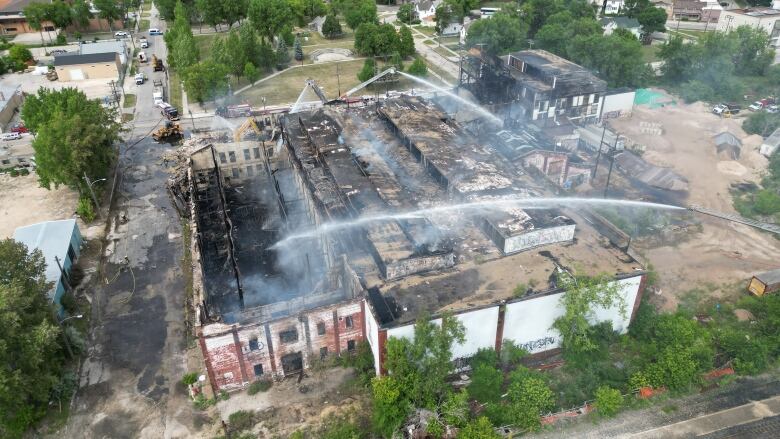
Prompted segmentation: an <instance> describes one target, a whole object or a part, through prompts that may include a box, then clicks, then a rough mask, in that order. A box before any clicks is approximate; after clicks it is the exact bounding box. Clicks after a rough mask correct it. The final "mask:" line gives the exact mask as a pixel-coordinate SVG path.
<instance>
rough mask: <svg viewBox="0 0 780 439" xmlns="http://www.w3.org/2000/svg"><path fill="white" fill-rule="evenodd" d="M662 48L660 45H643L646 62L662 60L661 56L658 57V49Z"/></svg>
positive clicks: (643, 55)
mask: <svg viewBox="0 0 780 439" xmlns="http://www.w3.org/2000/svg"><path fill="white" fill-rule="evenodd" d="M660 49H661V46H660V45H655V46H653V45H649V46H642V58H644V60H645V62H656V61H660V58H658V50H660Z"/></svg>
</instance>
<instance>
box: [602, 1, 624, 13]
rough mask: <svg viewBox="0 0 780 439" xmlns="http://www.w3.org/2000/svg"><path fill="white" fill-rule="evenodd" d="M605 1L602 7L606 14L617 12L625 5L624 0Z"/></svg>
mask: <svg viewBox="0 0 780 439" xmlns="http://www.w3.org/2000/svg"><path fill="white" fill-rule="evenodd" d="M606 3H607V4H606V7H604V14H607V15H612V14H619V13H620V11H621V10H622V9H623V8H624V7H625V5H626V2H625V1H624V0H607V1H606ZM602 4H603V3H602Z"/></svg>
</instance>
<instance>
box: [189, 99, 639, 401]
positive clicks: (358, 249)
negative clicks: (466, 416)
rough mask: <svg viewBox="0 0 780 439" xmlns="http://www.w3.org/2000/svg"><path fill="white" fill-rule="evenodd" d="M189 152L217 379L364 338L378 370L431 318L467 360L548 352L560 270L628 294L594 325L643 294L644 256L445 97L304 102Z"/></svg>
mask: <svg viewBox="0 0 780 439" xmlns="http://www.w3.org/2000/svg"><path fill="white" fill-rule="evenodd" d="M231 152H232V153H231ZM553 159H554V157H553V158H551V159H550V162H549V166H547V167H548V168H554V167H555V166H558V165H557V164H555V163H557V162H554V160H553ZM189 161H190V166H189V169H188V176H189V178H188V182H189V186H188V187H189V191H190V207H191V217H192V229H193V237H195V238H196V239H194V240H193V249H192V251H193V261H194V273H195V286H196V294H195V296H196V300H195V307H196V310H197V320H198V321H197V322H196V324H197V325H198V335H199V342H200V346H201V349H202V351H203V355H204V358H205V361H206V368H207V370H208V375H209V380H210V382H211V384H212V386H213V388H214V389H215V390H234V389H239V388H242V387H244V386H245V385H247V384H248V383H250V382H251V381H254V380H256V379H267V378H278V377H282V376H285V375H289V374H293V373H297V372H299V371H300V370H302V369H304V368H306V367H307V366H308V365H310V364H311V362H312V361H313V360H314V359H318V358H325V357H327V356H329V355H340V354H342V353H345V352H349V351H351V350H353V349H355V347H356V344H357V343H359V342H360V341H362V340H367V341H368V342H369V344H370V346H371V349H372V351H373V353H374V357H375V362H376V367H377V371H378V372H381V371H382V360H383V356H382V353H383V351H384V343H385V341H386V340H387V338H388V337H391V336H398V337H403V336H410V335H411V334H412V332H411V331H412V325H413V323H414V320H415V319H416V318H417V317H418V316H419V315H421V313H428V314H430V315H432V316H433V318H434V319H435V318H438V315H439V314H440V313H441V312H444V311H448V312H452V313H453V314H454V315H455V316H456V318H458V319H459V320H461V321H462V322H463V323H464V326H465V327H466V339H467V340H466V342H465V343H463V344H461V345H459V346H457V347H456V349H455V358H461V357H468V356H470V355H473V354H474V353H475V352H476V350H477V349H479V348H480V347H497V348H499V349H500V345H501V342H502V341H504V340H512V341H513V342H515V343H517V344H518V345H523V346H525V347H527V348H528V349H529V350H530V351H532V352H533V353H542V352H546V351H549V350H550V349H554V348H556V347H557V346H558V339H557V335H556V334H555V333H554V331H552V330H550V326H551V319H554V318H555V317H556V316H557V315H560V313H561V312H562V309H561V308H560V305H559V301H558V300H559V298H560V295H561V294H562V293H561V292H560V291H559V290H557V284H556V282H557V276H558V275H559V274H560V273H564V272H572V271H573V270H574V267H579V266H581V265H586V266H587V267H588V273H589V274H596V273H603V272H606V273H610V274H614V276H615V280H614V282H617V283H619V284H620V285H621V288H622V291H623V295H624V299H625V304H626V306H627V308H628V312H627V313H621V312H619V311H620V310H618V309H616V308H610V309H604V310H600V311H599V312H598V319H599V320H612V321H613V322H614V324H615V328H616V329H618V330H625V328H626V327H627V325H628V322H629V321H630V319H631V315H632V309H633V308H634V307H635V305H636V304H638V303H639V298H640V296H641V289H642V284H643V279H644V272H643V271H642V269H641V266H640V265H639V264H638V263H636V261H634V260H633V259H632V258H631V257H630V256H628V255H626V254H625V253H624V252H622V251H621V250H620V249H618V248H616V247H615V246H613V245H611V244H610V243H609V242H608V241H607V240H605V239H604V238H603V237H602V236H601V235H600V234H599V233H598V232H597V231H596V229H594V226H593V220H592V219H590V218H589V219H588V220H587V221H584V220H583V221H580V219H581V218H580V217H579V216H578V214H577V213H576V212H568V209H566V210H565V211H564V210H561V208H563V209H565V207H566V206H557V205H555V206H554V205H535V204H534V201H533V200H534V199H539V197H542V196H543V195H544V193H545V192H544V189H543V188H544V185H543V184H542V183H540V182H538V181H536V179H535V178H534V176H532V175H529V174H527V173H526V172H525V171H524V170H523V168H522V167H520V166H517V164H516V163H515V162H513V161H510V160H508V159H507V157H506V156H505V155H504V153H500V152H499V151H497V149H496V148H495V147H494V146H492V145H491V142H490V141H489V139H486V138H482V137H477V136H475V135H473V134H472V133H470V132H469V131H468V130H466V129H465V128H464V127H463V126H461V125H460V124H459V123H458V122H456V121H455V120H453V119H452V118H451V117H450V116H449V115H448V114H447V113H446V112H445V111H444V110H443V109H442V107H441V106H440V105H438V104H437V103H436V102H434V101H433V100H429V99H424V98H421V97H419V96H407V95H401V96H399V97H393V98H388V99H385V100H384V101H382V102H377V103H370V104H368V105H364V106H359V107H357V108H355V107H354V106H353V107H352V108H345V107H341V106H339V105H326V106H324V107H322V108H319V109H317V110H312V111H302V112H297V113H292V114H289V115H286V116H284V117H283V118H281V120H280V126H279V135H278V136H276V137H275V139H274V140H273V141H267V142H264V143H263V142H246V143H245V144H242V143H225V144H219V143H208V142H206V143H204V144H203V145H201V146H199V147H197V148H194V149H193V151H192V152H191V154H190V159H189ZM575 235H576V236H575ZM519 284H526V285H532V286H529V287H528V290H527V291H520V292H519V293H518V285H519Z"/></svg>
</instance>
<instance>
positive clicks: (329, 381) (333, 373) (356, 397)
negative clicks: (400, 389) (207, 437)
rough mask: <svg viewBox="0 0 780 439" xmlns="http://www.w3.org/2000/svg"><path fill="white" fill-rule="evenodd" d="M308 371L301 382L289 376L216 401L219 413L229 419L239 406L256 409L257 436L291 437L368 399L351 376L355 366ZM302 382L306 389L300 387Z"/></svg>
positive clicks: (240, 407) (223, 417)
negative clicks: (254, 391) (263, 387)
mask: <svg viewBox="0 0 780 439" xmlns="http://www.w3.org/2000/svg"><path fill="white" fill-rule="evenodd" d="M308 375H309V376H308V377H305V378H304V379H303V380H302V381H301V382H300V384H299V383H298V380H297V378H294V377H290V378H287V379H285V380H284V381H281V382H275V383H274V385H273V387H271V389H269V390H268V391H266V392H260V393H257V394H255V395H249V394H247V392H246V391H241V392H237V393H233V394H231V395H230V399H228V400H227V401H221V402H219V403H218V404H217V409H218V411H219V416H220V417H221V418H222V419H223V420H225V421H227V420H228V417H229V416H230V414H232V413H235V412H237V411H239V410H254V411H255V413H256V416H255V419H256V420H257V421H258V422H257V424H256V425H255V427H254V429H253V430H252V431H253V433H254V434H256V435H257V437H260V438H263V437H288V436H289V435H290V434H292V433H294V432H295V431H298V430H300V429H303V428H307V427H316V426H317V425H318V424H320V422H321V421H322V420H323V419H324V418H326V417H327V416H329V415H331V414H334V413H335V414H339V415H343V414H344V413H345V412H349V410H350V408H355V409H359V408H360V407H361V406H362V404H363V403H365V401H364V396H365V395H366V393H365V391H364V389H362V388H360V387H359V384H358V383H357V382H355V381H353V380H352V379H353V377H354V371H353V370H352V369H344V368H339V367H337V368H329V369H326V370H323V371H320V372H311V371H310V372H308ZM302 386H303V387H304V388H305V393H302V392H301V390H299V389H300V388H301V387H302Z"/></svg>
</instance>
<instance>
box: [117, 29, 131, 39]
mask: <svg viewBox="0 0 780 439" xmlns="http://www.w3.org/2000/svg"><path fill="white" fill-rule="evenodd" d="M128 36H130V34H128V33H127V32H125V31H123V30H118V31H116V32H114V37H116V38H127V37H128Z"/></svg>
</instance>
